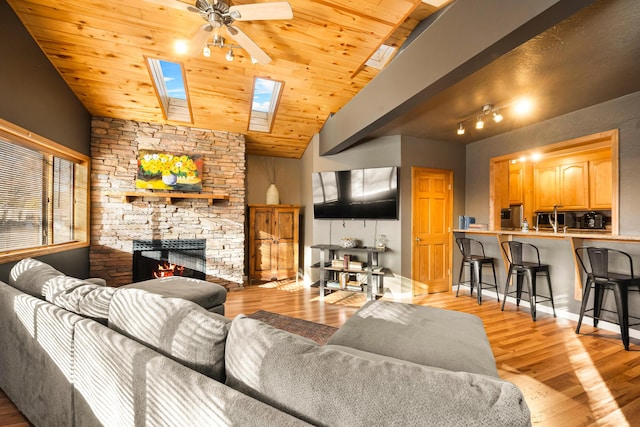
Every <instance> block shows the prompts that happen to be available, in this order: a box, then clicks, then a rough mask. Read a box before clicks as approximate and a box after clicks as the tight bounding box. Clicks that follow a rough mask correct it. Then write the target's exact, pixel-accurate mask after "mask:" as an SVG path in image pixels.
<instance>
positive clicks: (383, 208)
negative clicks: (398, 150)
mask: <svg viewBox="0 0 640 427" xmlns="http://www.w3.org/2000/svg"><path fill="white" fill-rule="evenodd" d="M312 182H313V216H314V218H315V219H398V168H397V167H395V166H389V167H382V168H367V169H353V170H344V171H332V172H314V173H313V177H312Z"/></svg>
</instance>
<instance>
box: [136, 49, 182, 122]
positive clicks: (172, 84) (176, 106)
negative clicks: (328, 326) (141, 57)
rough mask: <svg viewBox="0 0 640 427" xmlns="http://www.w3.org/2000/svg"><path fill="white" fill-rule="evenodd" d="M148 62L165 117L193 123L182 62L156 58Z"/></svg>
mask: <svg viewBox="0 0 640 427" xmlns="http://www.w3.org/2000/svg"><path fill="white" fill-rule="evenodd" d="M147 64H148V66H149V72H150V73H151V77H152V79H153V85H154V87H155V89H156V94H157V95H158V100H159V101H160V106H161V107H162V114H163V115H164V118H165V119H167V120H173V121H177V122H185V123H193V117H192V115H191V106H190V105H189V99H188V94H187V89H186V80H185V78H184V70H183V68H182V64H180V63H177V62H171V61H166V60H164V59H154V58H147Z"/></svg>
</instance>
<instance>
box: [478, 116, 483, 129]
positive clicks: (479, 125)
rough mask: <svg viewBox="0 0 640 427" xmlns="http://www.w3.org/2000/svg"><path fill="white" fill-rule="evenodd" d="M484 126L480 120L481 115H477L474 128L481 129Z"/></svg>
mask: <svg viewBox="0 0 640 427" xmlns="http://www.w3.org/2000/svg"><path fill="white" fill-rule="evenodd" d="M483 128H484V121H483V120H482V117H478V120H477V121H476V129H483Z"/></svg>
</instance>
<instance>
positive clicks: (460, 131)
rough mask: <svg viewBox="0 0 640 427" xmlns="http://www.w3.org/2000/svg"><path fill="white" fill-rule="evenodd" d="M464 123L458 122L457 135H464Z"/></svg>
mask: <svg viewBox="0 0 640 427" xmlns="http://www.w3.org/2000/svg"><path fill="white" fill-rule="evenodd" d="M464 131H465V130H464V125H463V124H462V123H458V135H464Z"/></svg>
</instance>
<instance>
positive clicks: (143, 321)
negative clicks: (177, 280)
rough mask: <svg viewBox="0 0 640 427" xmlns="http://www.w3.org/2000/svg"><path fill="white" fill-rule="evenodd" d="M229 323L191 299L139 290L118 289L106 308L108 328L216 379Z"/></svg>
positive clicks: (221, 366) (220, 374) (221, 371)
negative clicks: (109, 305)
mask: <svg viewBox="0 0 640 427" xmlns="http://www.w3.org/2000/svg"><path fill="white" fill-rule="evenodd" d="M230 322H231V321H230V320H229V319H227V318H225V317H224V316H221V315H219V314H216V313H211V312H208V311H207V310H205V309H204V308H202V307H200V306H199V305H197V304H195V303H193V302H191V301H187V300H183V299H180V298H168V297H164V296H162V295H157V294H153V293H150V292H146V291H143V290H140V289H122V288H120V289H118V292H116V294H115V295H114V297H113V300H112V301H111V307H110V309H109V327H110V328H112V329H114V330H115V331H117V332H120V333H122V334H124V335H127V336H129V337H130V338H133V339H135V340H136V341H138V342H141V343H143V344H146V345H147V346H149V347H151V348H153V349H154V350H157V351H159V352H160V353H162V354H164V355H166V356H168V357H170V358H172V359H174V360H176V361H178V362H180V363H183V364H184V365H186V366H188V367H190V368H192V369H194V370H196V371H198V372H201V373H203V374H204V375H207V376H208V377H211V378H214V379H216V380H218V381H224V351H225V340H226V338H227V332H228V329H229V323H230Z"/></svg>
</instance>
